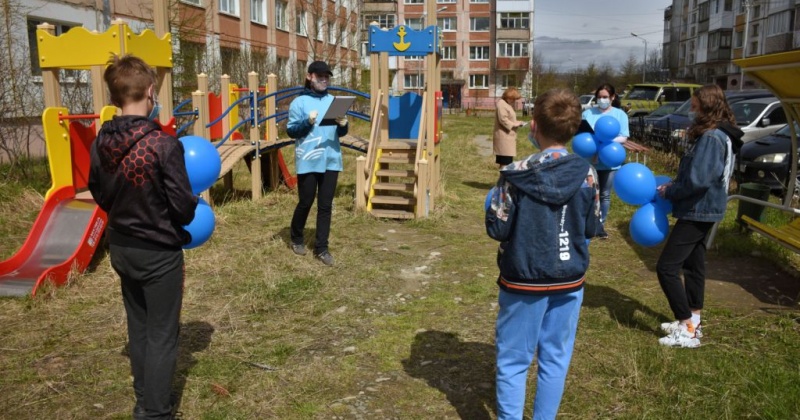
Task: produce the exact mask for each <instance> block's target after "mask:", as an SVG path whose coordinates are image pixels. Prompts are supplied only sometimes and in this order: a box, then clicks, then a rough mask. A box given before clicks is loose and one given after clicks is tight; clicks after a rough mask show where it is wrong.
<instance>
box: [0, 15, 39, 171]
mask: <svg viewBox="0 0 800 420" xmlns="http://www.w3.org/2000/svg"><path fill="white" fill-rule="evenodd" d="M0 14H1V15H0V18H1V19H2V22H3V24H2V25H0V44H1V45H2V50H3V52H2V56H3V59H2V60H0V74H2V75H3V77H0V162H7V163H8V164H9V166H10V167H9V171H8V174H9V177H11V178H17V177H18V178H29V177H30V176H31V175H32V171H33V168H34V165H33V164H32V159H34V158H36V157H37V153H36V151H35V150H32V148H33V147H34V146H35V144H37V142H38V144H41V142H42V138H41V131H40V130H39V129H38V127H39V124H38V117H39V115H40V111H41V99H40V97H41V90H40V89H38V87H37V86H36V85H35V84H34V83H33V78H32V76H31V69H30V59H29V54H28V48H27V46H26V44H24V43H23V42H25V41H27V39H24V40H23V39H19V38H15V37H14V35H15V34H19V33H23V34H24V33H26V32H27V26H26V18H25V16H26V15H27V10H26V9H25V8H24V7H23V4H22V2H21V1H19V0H0Z"/></svg>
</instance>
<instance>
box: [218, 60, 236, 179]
mask: <svg viewBox="0 0 800 420" xmlns="http://www.w3.org/2000/svg"><path fill="white" fill-rule="evenodd" d="M230 85H231V77H230V76H228V75H227V74H223V75H222V77H220V88H219V97H220V103H221V104H222V106H221V107H220V108H222V112H225V110H226V109H228V107H230V106H231V95H230V93H229V92H228V90H229V89H230ZM230 121H231V120H230V115H228V116H227V117H224V118H223V119H222V121H221V123H222V136H223V137H225V135H227V134H228V132H229V131H231V122H230ZM227 141H231V139H230V138H229V139H228V140H227ZM222 181H223V183H224V186H225V191H232V190H233V171H229V172H228V173H227V174H225V176H224V177H223V180H222Z"/></svg>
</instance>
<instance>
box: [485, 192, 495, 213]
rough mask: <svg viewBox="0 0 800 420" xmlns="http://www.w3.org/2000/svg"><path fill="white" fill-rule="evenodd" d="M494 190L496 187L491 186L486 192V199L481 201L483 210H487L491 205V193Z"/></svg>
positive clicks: (492, 193)
mask: <svg viewBox="0 0 800 420" xmlns="http://www.w3.org/2000/svg"><path fill="white" fill-rule="evenodd" d="M495 190H497V187H492V188H491V189H490V190H489V192H488V193H486V200H484V202H483V211H489V207H491V206H492V195H494V192H495Z"/></svg>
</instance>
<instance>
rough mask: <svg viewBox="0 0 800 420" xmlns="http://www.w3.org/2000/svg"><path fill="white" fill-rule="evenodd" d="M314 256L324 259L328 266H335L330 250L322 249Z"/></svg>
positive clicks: (323, 261)
mask: <svg viewBox="0 0 800 420" xmlns="http://www.w3.org/2000/svg"><path fill="white" fill-rule="evenodd" d="M314 258H316V259H318V260H320V261H322V263H323V264H325V265H327V266H328V267H331V266H333V255H331V253H330V252H328V251H322V252H320V253H319V254H317V255H314Z"/></svg>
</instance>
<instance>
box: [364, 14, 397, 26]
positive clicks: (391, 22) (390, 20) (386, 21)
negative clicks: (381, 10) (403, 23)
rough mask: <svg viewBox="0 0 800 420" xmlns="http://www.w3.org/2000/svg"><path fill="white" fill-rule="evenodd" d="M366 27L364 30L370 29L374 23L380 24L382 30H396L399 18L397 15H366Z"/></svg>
mask: <svg viewBox="0 0 800 420" xmlns="http://www.w3.org/2000/svg"><path fill="white" fill-rule="evenodd" d="M362 22H363V24H364V27H363V28H362V29H368V28H369V25H370V24H371V23H372V22H378V26H380V27H381V28H394V26H395V25H396V23H395V22H397V16H395V15H364V19H363V20H362Z"/></svg>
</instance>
